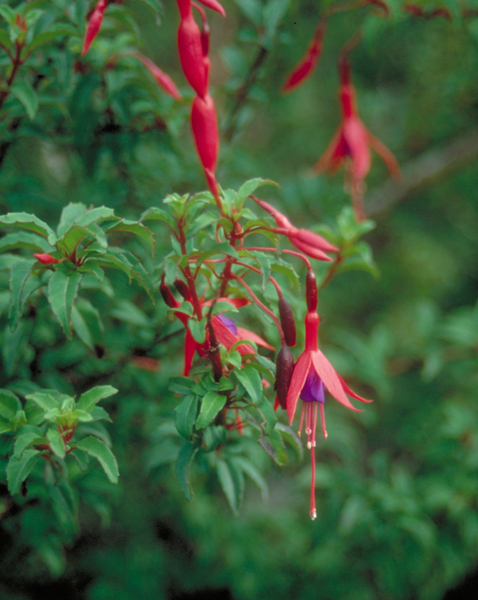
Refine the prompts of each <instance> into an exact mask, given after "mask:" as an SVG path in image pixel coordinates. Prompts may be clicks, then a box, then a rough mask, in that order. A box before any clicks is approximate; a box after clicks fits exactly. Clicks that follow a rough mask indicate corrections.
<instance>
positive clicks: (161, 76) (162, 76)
mask: <svg viewBox="0 0 478 600" xmlns="http://www.w3.org/2000/svg"><path fill="white" fill-rule="evenodd" d="M133 56H134V57H135V58H137V59H138V60H139V61H140V62H141V63H142V64H143V65H144V66H145V67H146V68H147V69H148V71H149V72H150V73H151V75H152V76H153V77H154V78H155V79H156V82H157V84H158V85H159V87H161V88H162V89H163V90H164V91H165V92H166V93H167V94H169V95H170V96H172V97H173V98H174V99H175V100H178V101H180V100H182V99H183V97H182V96H181V93H180V92H179V90H178V88H177V87H176V84H175V83H174V81H173V80H172V79H171V77H170V76H169V75H168V74H167V73H165V72H164V71H162V70H161V69H160V68H159V67H158V66H157V65H155V64H154V62H153V61H152V60H150V59H149V58H147V57H146V56H144V55H143V54H141V52H135V53H134V54H133Z"/></svg>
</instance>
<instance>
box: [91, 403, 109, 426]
mask: <svg viewBox="0 0 478 600" xmlns="http://www.w3.org/2000/svg"><path fill="white" fill-rule="evenodd" d="M90 414H91V417H92V420H93V421H108V423H112V422H113V421H112V420H111V417H110V416H109V414H108V413H107V412H106V410H105V409H104V408H102V407H101V406H95V408H94V409H93V410H92V411H91V413H90Z"/></svg>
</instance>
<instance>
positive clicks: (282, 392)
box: [274, 346, 294, 410]
mask: <svg viewBox="0 0 478 600" xmlns="http://www.w3.org/2000/svg"><path fill="white" fill-rule="evenodd" d="M276 367H277V370H276V381H275V385H274V387H275V390H276V392H277V400H278V401H279V404H280V405H281V408H283V409H284V410H286V409H287V405H286V399H287V392H288V391H289V386H290V381H291V379H292V373H293V371H294V357H293V356H292V352H291V351H290V350H289V348H287V346H282V348H281V349H280V351H279V354H278V355H277V360H276Z"/></svg>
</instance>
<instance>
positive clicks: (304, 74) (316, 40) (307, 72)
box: [282, 21, 327, 94]
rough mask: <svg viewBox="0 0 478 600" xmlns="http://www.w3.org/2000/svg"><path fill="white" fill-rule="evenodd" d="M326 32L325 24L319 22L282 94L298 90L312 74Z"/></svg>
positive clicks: (283, 87) (324, 22)
mask: <svg viewBox="0 0 478 600" xmlns="http://www.w3.org/2000/svg"><path fill="white" fill-rule="evenodd" d="M326 30H327V22H326V21H321V22H320V23H319V25H318V27H317V29H316V30H315V33H314V37H313V38H312V41H311V42H310V44H309V46H308V48H307V50H306V53H305V54H304V56H303V58H302V59H301V61H300V62H299V64H298V65H297V66H296V67H295V69H294V70H293V71H292V73H291V74H290V75H289V77H288V78H287V81H286V82H285V83H284V85H283V86H282V92H283V93H284V94H288V93H289V92H292V90H295V89H296V88H298V87H299V86H300V85H301V84H302V83H304V81H306V80H307V79H308V78H309V77H310V76H311V75H312V73H313V72H314V70H315V67H316V66H317V63H318V62H319V58H320V54H321V52H322V44H323V39H324V35H325V32H326Z"/></svg>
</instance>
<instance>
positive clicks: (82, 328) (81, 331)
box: [71, 304, 94, 350]
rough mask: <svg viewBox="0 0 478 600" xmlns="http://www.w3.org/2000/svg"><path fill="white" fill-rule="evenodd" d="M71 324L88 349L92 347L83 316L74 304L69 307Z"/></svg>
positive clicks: (91, 339)
mask: <svg viewBox="0 0 478 600" xmlns="http://www.w3.org/2000/svg"><path fill="white" fill-rule="evenodd" d="M71 324H72V326H73V331H74V332H75V333H76V335H77V336H78V337H79V338H80V340H81V341H82V342H83V343H84V344H85V346H87V347H88V348H89V349H90V350H93V349H94V343H93V338H92V336H91V333H90V330H89V329H88V326H87V324H86V323H85V320H84V319H83V316H82V315H81V314H80V311H79V310H78V308H77V307H76V305H75V304H73V306H72V307H71Z"/></svg>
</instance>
